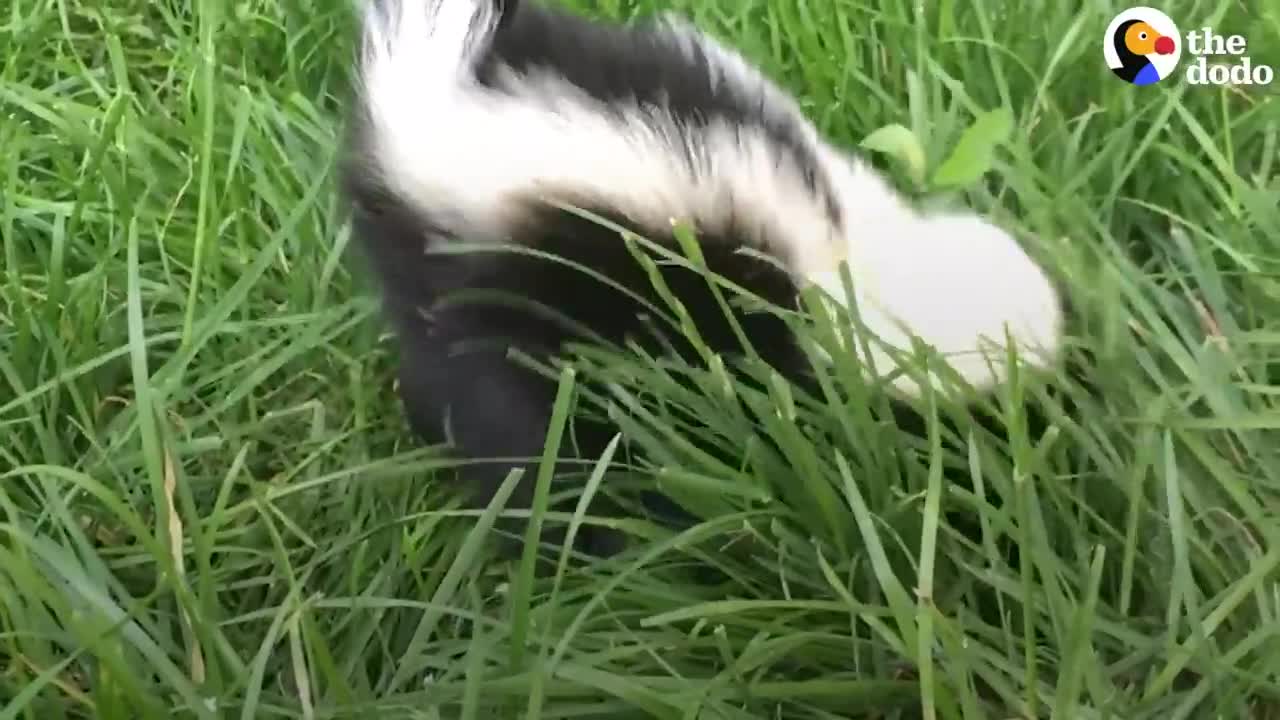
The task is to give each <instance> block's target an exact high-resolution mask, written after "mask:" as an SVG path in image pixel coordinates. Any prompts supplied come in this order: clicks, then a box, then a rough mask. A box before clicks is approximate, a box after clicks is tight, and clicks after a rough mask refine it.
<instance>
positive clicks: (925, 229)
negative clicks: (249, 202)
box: [344, 0, 1061, 505]
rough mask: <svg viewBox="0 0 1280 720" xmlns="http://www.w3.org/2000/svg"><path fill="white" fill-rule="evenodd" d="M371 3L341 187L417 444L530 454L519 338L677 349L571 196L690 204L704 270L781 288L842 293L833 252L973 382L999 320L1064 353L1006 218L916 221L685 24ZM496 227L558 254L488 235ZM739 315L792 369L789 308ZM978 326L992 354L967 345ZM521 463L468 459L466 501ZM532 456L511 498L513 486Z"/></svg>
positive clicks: (540, 430) (665, 216)
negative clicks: (386, 325) (394, 350)
mask: <svg viewBox="0 0 1280 720" xmlns="http://www.w3.org/2000/svg"><path fill="white" fill-rule="evenodd" d="M363 22H364V26H363V42H362V52H361V56H360V67H359V80H360V82H359V87H358V92H357V95H356V98H355V108H354V112H353V114H352V117H351V126H350V137H349V149H350V152H349V153H348V158H347V161H346V165H345V168H344V174H345V187H346V190H347V193H348V195H349V197H350V199H351V202H352V206H353V210H354V227H355V232H356V235H357V237H358V239H359V240H360V242H361V243H362V245H363V246H364V247H365V248H366V249H367V251H368V253H367V254H368V256H369V257H370V258H371V259H372V261H373V265H374V267H375V269H376V271H377V273H378V274H379V275H380V277H381V280H382V284H383V286H384V292H385V299H386V305H387V309H388V313H389V315H390V317H391V319H392V321H393V323H394V326H395V328H396V330H397V334H398V336H399V338H400V343H401V360H400V362H401V376H400V377H401V380H400V383H401V386H400V392H401V395H402V397H403V399H404V402H405V405H406V408H407V412H408V415H409V417H410V421H411V424H412V426H413V428H414V430H415V431H416V432H417V433H418V434H419V435H421V436H422V437H424V438H426V439H428V440H430V441H442V440H445V439H446V438H447V439H448V440H449V441H450V442H451V443H452V444H453V446H454V447H455V448H456V449H457V450H458V451H459V452H460V453H461V454H462V455H463V456H465V457H469V458H509V459H512V460H520V459H533V460H535V461H536V458H537V457H538V456H539V454H540V453H541V451H542V447H543V442H544V437H545V430H546V427H547V425H548V421H549V418H550V412H551V406H552V401H553V396H554V393H555V387H554V383H552V382H550V381H549V380H547V379H545V378H543V377H541V376H539V375H537V374H535V373H534V372H533V371H531V370H528V369H525V368H524V367H522V366H520V365H519V364H518V363H517V362H516V361H515V360H513V359H511V358H510V357H509V351H510V350H512V349H516V350H519V351H522V352H524V353H528V354H531V355H533V356H534V357H539V358H544V359H545V358H549V357H551V356H554V355H556V354H557V353H559V352H560V351H561V349H562V348H563V346H564V343H565V342H567V341H570V340H576V339H580V338H581V337H583V335H582V334H580V332H579V331H582V330H585V331H587V333H588V334H593V335H595V336H596V338H595V339H597V340H604V341H606V342H611V343H615V344H621V343H623V342H625V341H628V340H631V341H637V342H641V343H642V344H645V345H646V346H647V347H649V348H651V349H652V350H654V351H655V352H657V351H660V350H661V349H662V348H664V347H667V345H665V344H664V343H663V342H662V341H659V340H657V339H656V337H655V336H654V335H653V332H654V330H655V327H660V326H655V323H654V319H653V317H652V314H651V313H650V312H649V309H648V308H646V306H645V302H647V303H649V304H651V305H652V306H655V307H658V308H661V309H664V310H665V309H666V305H665V303H664V302H663V301H662V300H661V299H660V298H659V296H658V295H657V294H656V293H655V291H654V289H653V284H652V282H651V280H650V278H649V277H648V276H647V275H646V273H645V271H644V269H643V268H642V267H641V266H640V265H638V264H637V262H636V260H635V257H634V256H633V255H632V252H631V251H630V250H629V249H628V248H627V247H626V245H625V243H624V242H623V240H622V238H621V237H620V235H619V233H618V232H616V231H615V230H613V229H610V228H608V227H605V226H603V225H600V224H598V223H597V222H595V221H593V220H590V219H587V218H584V217H582V216H581V215H579V214H576V213H574V212H572V211H569V210H566V209H564V208H563V207H562V206H566V205H568V206H574V207H577V208H581V209H582V210H585V211H588V212H590V213H594V214H596V215H598V216H601V217H603V218H605V219H607V220H609V221H612V222H613V223H617V224H620V225H623V226H625V227H627V228H629V229H630V230H632V231H634V232H635V233H637V234H638V235H641V236H643V237H645V238H647V239H649V240H651V241H654V242H658V243H663V244H665V245H668V246H670V247H673V248H674V247H676V244H675V242H674V239H673V233H672V224H671V223H672V222H673V221H678V222H682V223H685V224H688V225H690V226H692V227H693V228H694V230H695V232H696V233H697V237H698V242H699V247H700V249H701V252H702V254H703V255H704V257H705V259H706V263H707V266H708V268H709V269H710V270H711V271H712V272H714V273H717V274H719V275H721V276H723V277H724V278H726V279H727V280H729V281H731V282H733V283H735V284H737V285H739V286H741V287H744V288H746V289H748V290H750V291H752V292H754V293H755V294H757V295H758V296H760V297H761V298H762V299H764V300H766V301H768V302H770V303H773V304H775V305H779V306H782V307H796V305H797V297H796V296H797V292H798V290H799V289H800V288H802V287H803V286H805V285H807V284H816V285H818V286H820V287H821V288H823V289H825V290H826V291H828V292H829V293H831V294H832V295H833V296H834V297H836V298H837V299H840V298H843V297H844V293H843V290H842V284H841V279H840V275H839V265H840V263H841V262H843V261H847V262H848V265H849V271H850V273H851V275H852V277H853V280H854V283H855V286H856V288H857V290H858V293H859V295H858V302H859V313H860V315H861V317H862V319H863V322H865V323H867V324H868V325H869V326H870V327H871V328H872V329H873V330H875V331H876V332H877V333H878V334H879V335H880V336H881V337H882V338H883V339H884V340H886V341H888V342H890V343H893V344H895V345H897V346H899V347H909V346H910V342H911V341H910V334H916V335H918V336H919V337H920V338H921V339H922V340H924V341H925V342H927V343H929V344H932V345H933V346H935V347H936V348H937V349H938V350H939V351H940V352H942V353H944V354H949V353H957V352H959V353H965V352H967V353H969V354H968V355H963V356H957V357H955V358H954V359H953V364H954V366H955V368H956V369H957V370H958V371H959V372H960V374H961V375H962V376H964V377H965V378H966V379H967V380H969V381H970V382H971V383H972V384H973V385H974V386H975V387H977V388H979V389H982V388H985V387H990V386H991V385H993V384H995V383H998V382H1000V380H1001V379H1002V378H1003V377H1004V373H1003V370H1002V369H1001V368H1000V361H1001V359H1002V358H1003V357H1004V355H1003V353H1004V351H1003V350H1000V349H999V348H1000V347H1002V346H1003V344H1004V341H1005V338H1006V337H1007V336H1006V334H1005V332H1006V328H1007V330H1008V332H1009V333H1010V334H1011V336H1012V337H1013V338H1014V339H1015V340H1017V341H1019V342H1020V343H1021V344H1020V347H1019V352H1020V354H1021V355H1022V356H1023V358H1024V359H1027V360H1030V361H1033V362H1046V361H1047V360H1048V359H1052V358H1053V355H1054V353H1055V352H1056V351H1057V348H1058V339H1059V334H1060V332H1061V308H1060V306H1059V300H1058V297H1057V294H1056V292H1055V291H1054V289H1053V287H1052V285H1051V284H1050V282H1049V281H1048V280H1047V279H1046V277H1045V276H1044V275H1043V274H1042V273H1041V272H1040V270H1039V269H1038V268H1037V267H1036V266H1035V264H1033V263H1032V262H1031V260H1030V259H1029V258H1028V257H1027V256H1026V255H1025V254H1024V253H1023V251H1022V250H1021V249H1020V248H1019V247H1018V245H1017V244H1016V243H1015V242H1014V241H1013V240H1012V239H1011V238H1010V237H1009V236H1008V235H1006V234H1005V233H1003V232H1002V231H1000V230H998V229H996V228H995V227H993V226H991V225H989V224H987V223H986V222H984V221H982V220H980V219H978V218H976V217H972V216H967V215H945V216H937V217H922V216H920V215H919V214H917V213H916V212H915V211H914V210H913V209H911V208H910V207H909V206H908V205H907V204H906V203H905V202H904V201H902V200H901V199H900V198H899V197H898V196H897V195H896V194H895V193H894V192H893V190H892V189H891V188H890V187H889V186H888V185H887V184H886V183H885V182H884V181H883V180H882V179H881V178H880V177H879V176H878V175H877V174H876V173H875V172H874V171H873V170H872V169H871V168H870V167H869V166H866V165H863V164H861V163H859V162H858V161H856V160H854V159H852V158H849V157H846V156H845V155H844V154H843V153H841V152H840V151H838V150H837V149H835V148H834V147H832V146H831V145H829V144H827V143H826V142H825V141H824V140H823V139H822V138H821V137H819V135H818V133H817V131H816V130H815V129H814V127H813V126H812V125H811V124H810V123H809V121H807V120H806V119H805V118H804V116H803V115H802V113H801V111H800V109H799V108H798V106H797V104H796V103H795V102H794V101H793V100H792V99H791V98H790V97H789V96H787V95H786V94H785V93H783V92H782V91H781V90H780V89H778V88H777V87H776V86H774V85H773V84H772V83H771V82H770V81H768V80H767V79H766V78H765V77H764V76H763V75H762V74H761V73H760V72H758V71H757V70H755V69H754V68H753V67H751V66H750V65H749V64H748V63H747V62H746V61H745V60H743V59H742V58H741V57H740V56H739V55H737V54H735V53H733V52H732V51H730V50H728V49H726V48H724V47H722V46H721V45H719V44H718V43H716V42H714V41H713V40H711V39H710V38H708V37H706V36H704V35H702V34H700V33H698V32H697V31H696V30H694V29H692V28H690V27H688V26H686V25H684V24H681V23H679V22H677V21H674V20H671V19H664V20H663V21H661V22H658V23H654V24H649V25H635V26H629V27H624V26H618V25H611V24H601V23H594V22H589V21H587V20H585V19H582V18H579V17H575V16H572V15H568V14H565V13H563V12H560V11H556V10H552V9H549V8H545V7H541V6H537V5H534V4H531V3H529V2H521V3H519V5H518V6H517V4H516V3H515V2H514V0H507V1H506V2H503V1H502V0H380V1H375V2H369V3H368V4H367V6H366V9H365V13H364V21H363ZM495 244H513V245H514V246H516V247H520V248H524V249H528V250H534V251H537V252H539V253H549V254H551V255H555V256H557V257H559V258H562V259H563V260H567V261H568V262H567V263H565V262H556V261H554V260H550V259H545V258H542V257H537V256H535V255H533V254H529V253H523V254H520V253H512V252H511V251H497V250H484V249H481V246H486V247H492V246H493V245H495ZM457 248H464V249H469V250H475V252H466V253H459V252H454V251H453V250H451V249H457ZM744 249H747V250H754V251H757V252H758V253H762V254H764V255H766V256H769V257H771V258H773V259H774V260H775V261H776V263H775V264H770V263H769V262H767V261H765V260H763V259H761V258H759V257H755V256H753V254H752V253H744V252H742V250H744ZM677 252H678V250H677ZM575 266H576V267H575ZM582 268H586V269H588V270H590V271H591V272H592V273H594V274H595V275H596V276H597V277H593V276H592V275H591V274H589V273H587V272H584V271H583V269H582ZM598 276H603V277H606V278H608V279H609V280H610V281H612V282H613V283H615V284H617V285H620V286H622V287H624V288H626V289H627V290H628V291H630V292H631V293H634V296H635V297H629V296H628V295H627V294H626V293H623V292H619V291H618V290H617V289H616V286H611V285H610V284H607V283H606V282H602V281H601V280H600V279H598ZM663 277H664V280H665V282H666V283H667V284H668V285H669V286H670V288H671V289H672V291H673V292H674V294H675V295H676V296H677V297H679V298H680V300H681V302H682V304H683V305H684V307H685V308H686V309H687V310H688V312H689V314H690V316H691V317H692V319H693V320H694V322H695V324H696V326H697V328H698V331H699V334H700V336H701V337H702V338H703V339H704V340H705V341H706V342H707V343H708V344H709V346H710V347H711V348H712V349H713V350H714V351H716V352H718V353H722V354H725V355H734V354H737V353H739V352H741V347H740V345H739V343H738V342H737V341H736V339H735V335H734V333H733V330H732V326H731V325H730V323H729V321H728V320H727V319H726V318H725V316H724V311H723V310H722V309H721V306H720V304H719V303H718V302H717V300H716V299H715V297H714V296H713V295H712V293H711V292H710V290H709V288H708V284H707V281H706V279H705V278H703V277H702V276H700V275H698V274H695V273H693V272H691V271H687V270H680V269H676V268H674V267H668V268H666V269H665V270H664V276H663ZM458 291H465V293H467V294H470V297H469V298H468V299H467V301H465V302H464V301H463V300H462V298H461V297H460V296H458V294H457V293H458ZM476 291H499V292H501V293H504V294H506V295H507V296H508V298H507V301H506V302H507V303H508V304H501V303H502V302H503V301H499V302H493V298H492V297H489V298H488V299H482V298H480V297H477V296H476V295H475V292H476ZM510 296H515V297H517V298H520V299H522V300H523V301H524V302H525V303H530V302H531V303H534V304H537V305H543V306H546V307H549V308H552V309H554V310H555V311H556V312H558V313H561V314H562V315H564V316H567V318H568V319H570V320H571V321H572V324H573V325H574V326H576V328H577V329H576V330H575V329H573V328H572V327H566V326H565V325H564V324H563V323H561V322H558V321H557V320H555V319H554V318H548V317H547V316H546V315H545V314H540V313H538V312H537V311H536V310H533V311H531V310H529V309H528V307H527V305H526V306H524V307H522V306H519V305H511V304H509V301H510ZM636 298H639V299H640V300H643V301H645V302H639V301H638V300H637V299H636ZM894 318H896V319H897V321H901V322H897V321H895V320H894ZM737 319H738V321H739V323H741V326H742V327H743V329H744V330H745V331H746V334H747V336H748V337H749V338H750V339H751V341H752V345H753V347H754V348H755V349H756V351H757V352H759V354H760V355H761V356H762V358H763V359H764V360H765V361H767V362H768V363H770V364H771V365H772V366H773V367H775V368H776V369H777V370H779V371H780V372H781V373H782V374H783V375H784V376H786V377H789V378H792V379H796V380H799V379H802V378H803V377H805V376H806V374H807V372H808V370H809V368H808V364H807V360H806V359H805V356H804V354H802V353H801V352H800V350H799V348H798V347H797V344H796V342H795V339H794V338H793V337H792V335H791V332H790V330H789V329H788V326H787V325H786V323H785V322H783V321H782V320H781V319H780V318H779V317H777V316H775V315H773V314H768V313H752V314H747V313H743V314H740V315H738V316H737ZM904 326H905V327H904ZM908 328H909V330H910V333H909V332H908V330H907V329H908ZM980 336H985V338H986V341H988V342H990V343H993V344H994V346H995V347H996V352H994V353H991V354H989V355H987V356H985V357H984V356H982V355H980V354H978V353H975V352H974V351H976V350H977V349H978V347H979V344H978V343H979V337H980ZM666 340H667V341H668V342H673V343H675V345H674V347H675V348H676V349H677V351H679V349H681V348H685V349H687V347H686V346H682V345H681V344H680V343H679V342H678V341H679V337H678V336H671V335H668V337H667V338H666ZM875 360H876V365H877V368H878V369H879V370H881V371H882V372H887V371H892V370H893V367H894V365H893V363H892V361H891V360H890V359H889V358H888V357H887V356H884V355H879V356H877V357H876V358H875ZM896 384H897V386H898V389H899V390H901V391H904V392H906V393H913V392H918V388H916V387H915V386H914V385H913V384H912V383H911V382H910V381H909V380H906V379H904V380H901V381H899V382H897V383H896ZM603 437H604V435H600V436H598V437H597V438H595V439H594V440H589V441H588V445H591V444H593V443H598V442H599V441H600V440H601V439H602V438H603ZM581 450H582V451H583V452H584V453H586V454H587V455H588V456H590V454H591V453H592V452H598V451H599V450H600V447H599V446H598V445H597V446H596V447H586V448H581ZM510 467H511V466H510V465H503V464H493V465H486V466H479V465H478V466H474V467H473V468H472V470H470V471H469V472H470V473H471V477H472V480H473V482H474V483H475V485H476V490H477V491H478V494H477V496H476V497H477V499H478V500H480V501H485V500H487V499H488V498H490V497H491V496H492V494H493V493H494V492H495V491H496V488H497V487H498V485H499V484H500V483H501V481H502V479H503V478H504V477H505V476H506V475H507V473H508V472H509V470H510ZM532 475H533V473H531V472H526V481H525V483H524V484H523V486H522V490H521V491H519V492H518V495H517V497H516V498H514V499H513V502H512V503H511V504H515V505H519V504H521V503H527V502H528V500H529V497H530V495H529V494H530V491H531V487H532Z"/></svg>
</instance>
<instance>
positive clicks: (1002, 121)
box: [933, 107, 1013, 188]
mask: <svg viewBox="0 0 1280 720" xmlns="http://www.w3.org/2000/svg"><path fill="white" fill-rule="evenodd" d="M1012 130H1013V112H1012V111H1010V110H1009V108H1007V107H999V108H996V109H995V110H989V111H987V112H985V113H983V114H981V115H979V116H978V117H977V118H976V119H975V120H974V121H973V124H972V125H970V126H969V127H968V128H966V129H965V131H964V134H963V135H961V136H960V142H958V143H956V146H955V149H954V150H952V151H951V156H950V157H948V158H947V159H946V161H945V162H943V163H942V165H941V166H939V167H938V171H937V172H936V173H934V175H933V184H934V186H935V187H938V188H944V187H946V188H958V187H963V186H966V185H969V184H971V183H974V182H977V180H978V179H979V178H981V177H982V176H983V175H984V174H985V173H986V172H987V171H988V170H990V169H991V159H992V157H993V155H994V154H995V149H996V147H997V146H999V145H1000V144H1001V143H1003V142H1004V141H1005V140H1006V139H1007V138H1008V137H1009V133H1010V132H1011V131H1012Z"/></svg>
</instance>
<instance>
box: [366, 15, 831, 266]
mask: <svg viewBox="0 0 1280 720" xmlns="http://www.w3.org/2000/svg"><path fill="white" fill-rule="evenodd" d="M375 5H376V7H375ZM375 5H371V6H370V8H369V10H368V11H367V12H366V14H365V43H364V55H363V67H362V68H361V77H362V84H363V90H364V102H365V103H366V104H367V108H366V109H367V111H368V115H369V120H370V122H371V124H372V128H373V133H372V140H373V143H374V148H373V150H374V154H375V164H376V167H377V170H378V171H379V172H380V173H381V174H382V175H383V178H384V180H385V181H386V182H387V184H388V185H389V186H390V189H392V190H393V191H395V192H397V193H398V194H399V195H400V196H401V197H402V198H404V199H406V200H408V201H410V202H411V203H414V204H417V205H420V206H421V207H422V208H423V209H426V210H429V211H431V212H432V213H433V214H435V215H440V214H442V213H444V214H449V213H457V214H459V215H460V216H461V217H460V221H461V222H460V226H466V227H469V228H471V229H473V230H474V229H476V228H480V229H482V230H484V231H486V232H488V233H492V234H495V235H501V234H502V231H503V230H504V229H505V228H506V227H509V223H511V222H512V221H513V220H515V219H517V218H518V214H519V213H520V212H521V211H522V210H523V209H524V207H523V203H522V201H523V200H524V199H526V198H528V197H529V196H530V195H543V196H550V197H552V198H553V199H556V200H561V201H569V202H574V201H585V200H594V201H597V202H602V203H605V204H607V205H608V206H609V207H611V208H614V209H617V210H619V211H621V212H624V213H626V214H627V215H629V216H631V217H632V218H634V219H635V220H637V221H639V222H641V223H644V224H646V225H648V226H649V227H653V228H663V227H666V226H667V224H668V223H669V222H670V221H671V220H673V219H675V220H682V221H687V222H693V223H694V224H695V225H696V226H697V227H698V228H699V229H700V230H702V231H704V232H709V233H715V232H717V231H719V230H721V229H722V227H723V225H724V223H726V222H727V221H729V220H730V219H733V218H735V216H736V218H737V219H739V220H744V219H745V220H748V221H747V222H741V223H738V226H740V227H748V228H751V227H761V226H762V227H763V228H765V230H766V232H767V234H768V235H769V237H771V238H775V239H777V241H780V242H785V243H787V245H786V246H785V247H773V248H769V249H771V250H773V251H775V252H778V253H780V254H781V255H782V256H783V259H784V260H789V261H792V262H795V264H796V266H797V267H806V266H813V265H814V264H815V258H817V259H819V262H818V263H817V264H820V265H827V264H830V262H831V261H832V259H833V258H837V259H838V256H839V254H840V253H841V252H842V251H843V238H841V237H839V236H838V233H837V230H836V228H834V227H833V226H832V224H831V223H830V222H829V221H828V219H827V215H826V212H825V210H824V208H823V206H822V204H821V202H820V199H819V198H818V197H815V196H814V195H813V194H812V193H811V192H809V191H808V190H807V188H806V187H805V184H804V181H803V178H802V176H801V174H800V171H799V169H798V168H790V167H787V166H786V165H782V166H780V165H779V163H778V154H777V153H776V152H773V146H772V144H771V142H770V140H769V138H768V137H766V136H765V135H764V134H763V133H761V132H759V131H756V130H753V129H751V128H746V127H740V126H730V125H728V124H712V125H711V126H710V127H707V128H705V129H692V130H691V129H688V128H686V127H681V125H679V124H677V123H676V122H674V121H673V119H672V118H671V116H670V115H669V113H668V112H667V111H666V110H665V109H664V108H661V107H653V106H651V107H640V106H638V105H633V106H630V107H626V108H623V113H622V115H621V117H620V119H619V115H618V114H617V112H616V111H617V110H619V108H618V107H611V108H609V109H610V110H613V111H614V114H613V115H608V114H606V113H605V112H604V110H605V108H603V107H602V106H601V105H600V103H599V102H598V101H596V100H595V99H593V98H591V97H589V96H587V95H586V94H585V93H583V92H581V91H580V90H578V89H577V88H575V87H573V86H572V85H570V84H569V83H567V82H566V81H565V80H563V79H562V78H560V77H559V76H558V75H555V74H554V73H551V72H541V73H536V74H531V75H520V76H517V75H516V74H515V73H513V72H507V73H505V75H504V76H503V77H504V83H503V84H504V87H503V90H504V91H505V92H497V91H493V90H491V89H489V88H485V87H483V86H481V85H479V84H478V83H477V82H476V81H475V79H474V76H473V74H472V69H473V67H474V65H475V62H476V59H477V56H478V54H479V53H480V52H482V50H483V48H484V44H485V43H486V42H487V40H488V38H489V37H490V35H491V34H492V32H493V31H494V27H495V25H496V23H497V20H498V18H497V17H496V15H495V14H494V12H493V10H492V6H493V3H492V2H491V0H490V1H486V0H383V1H382V2H380V3H376V4H375ZM721 56H724V53H723V51H721V52H720V53H718V54H715V55H714V56H713V57H721ZM745 67H746V66H745V63H742V64H740V65H739V66H738V67H736V68H733V69H732V70H731V73H732V74H731V75H729V74H727V75H726V81H729V82H733V81H736V80H737V78H740V77H744V76H745V74H746V70H745ZM778 95H779V96H780V95H781V94H780V93H778ZM782 111H783V112H788V113H790V112H791V110H790V109H789V108H785V109H783V110H782ZM795 116H796V117H797V118H799V114H798V110H796V111H795ZM799 122H803V120H802V119H800V120H799ZM803 127H805V128H806V129H807V128H808V125H807V124H806V125H804V126H803ZM810 133H811V134H812V131H811V130H810ZM687 144H691V145H692V146H693V147H697V148H701V149H702V150H703V153H702V156H703V157H705V158H706V163H705V165H704V166H703V167H698V168H694V169H692V170H691V169H690V168H689V167H688V165H687V164H686V163H685V161H684V160H683V158H682V157H681V155H680V154H679V153H678V152H677V150H678V148H681V147H683V146H686V145H687ZM744 216H745V217H744ZM752 221H754V222H752ZM762 240H763V238H759V237H757V238H744V241H746V242H753V241H755V242H760V241H762Z"/></svg>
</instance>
